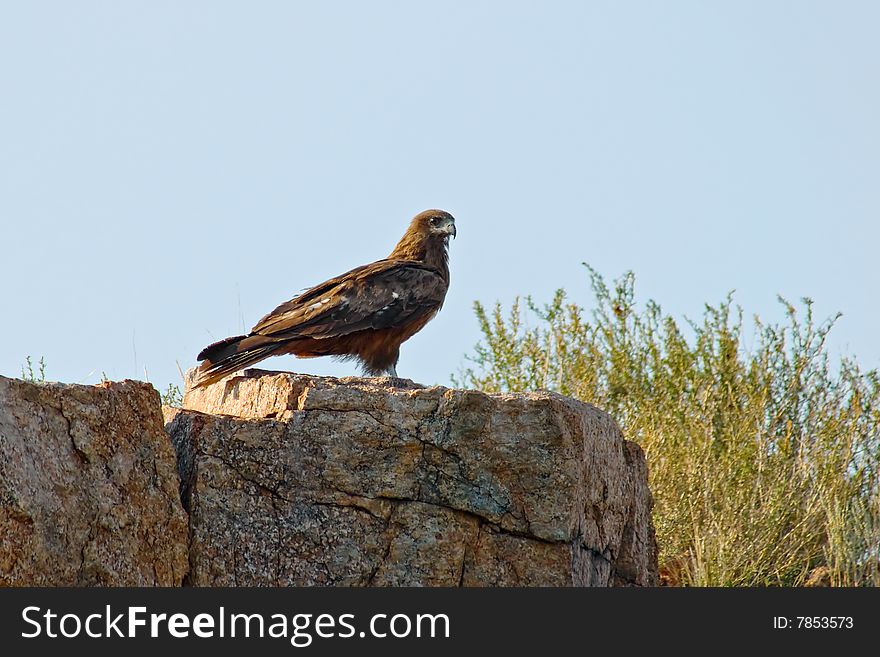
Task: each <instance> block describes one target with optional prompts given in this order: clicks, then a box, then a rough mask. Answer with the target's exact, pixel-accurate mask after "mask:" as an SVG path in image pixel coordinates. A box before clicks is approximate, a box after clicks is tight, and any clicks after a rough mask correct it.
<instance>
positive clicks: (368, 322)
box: [193, 210, 455, 388]
mask: <svg viewBox="0 0 880 657" xmlns="http://www.w3.org/2000/svg"><path fill="white" fill-rule="evenodd" d="M450 235H451V236H452V237H455V219H454V218H453V216H452V215H451V214H449V213H448V212H443V211H442V210H426V211H425V212H422V213H420V214H417V215H416V216H415V217H414V218H413V220H412V223H410V225H409V228H408V229H407V231H406V233H404V235H403V237H402V238H401V240H400V241H399V242H398V243H397V246H395V247H394V250H393V251H392V252H391V254H390V255H389V256H388V257H387V258H385V259H383V260H378V261H376V262H374V263H372V264H369V265H363V266H361V267H357V268H355V269H352V270H351V271H349V272H346V273H345V274H342V275H341V276H337V277H336V278H331V279H330V280H329V281H326V282H324V283H321V284H320V285H316V286H315V287H313V288H311V289H309V290H306V291H305V292H303V293H302V294H300V295H299V296H298V297H296V298H294V299H291V300H290V301H288V302H286V303H282V304H281V305H280V306H278V307H277V308H276V309H275V310H273V311H272V312H271V313H269V314H268V315H266V316H265V317H263V319H261V320H260V321H259V322H257V325H256V326H254V328H253V329H251V332H250V334H249V335H237V336H235V337H232V338H226V339H225V340H220V342H215V343H214V344H212V345H210V346H208V347H205V348H204V349H203V350H202V351H201V353H200V354H199V355H198V360H200V361H202V363H201V365H199V368H198V371H197V372H196V377H195V380H194V383H193V386H194V387H196V388H198V387H201V386H206V385H209V384H211V383H214V382H215V381H219V380H220V379H222V378H223V377H224V376H227V375H228V374H232V373H233V372H236V371H238V370H240V369H242V368H244V367H248V366H249V365H253V364H254V363H257V362H259V361H261V360H263V359H264V358H268V357H269V356H280V355H282V354H294V355H295V356H298V357H299V358H313V357H316V356H336V357H339V358H342V359H343V360H348V359H356V360H358V361H360V363H361V365H362V366H363V370H364V373H365V374H367V375H370V376H378V375H382V374H387V375H390V376H394V377H396V376H397V370H396V365H397V360H398V358H399V357H400V345H401V344H402V343H403V342H404V341H405V340H408V339H409V338H411V337H412V336H413V335H415V333H417V332H418V331H419V330H421V328H422V327H423V326H424V325H425V324H427V323H428V321H429V320H430V319H431V318H432V317H433V316H434V315H436V314H437V311H438V310H440V307H441V306H442V305H443V299H444V298H445V297H446V290H447V289H448V288H449V256H448V253H447V249H448V247H449V236H450Z"/></svg>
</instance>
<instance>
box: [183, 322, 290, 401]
mask: <svg viewBox="0 0 880 657" xmlns="http://www.w3.org/2000/svg"><path fill="white" fill-rule="evenodd" d="M283 344H284V343H283V342H282V343H279V342H277V341H274V340H272V339H270V338H267V337H265V336H263V335H236V336H234V337H231V338H226V339H225V340H220V341H219V342H215V343H214V344H212V345H208V346H207V347H205V348H204V349H202V351H201V352H200V353H199V355H198V357H197V358H198V360H200V361H203V362H202V364H201V365H199V369H198V371H197V372H196V375H195V378H194V379H193V382H192V387H193V388H201V387H202V386H207V385H210V384H212V383H214V382H215V381H219V380H220V379H222V378H223V377H224V376H228V375H230V374H232V373H233V372H237V371H238V370H240V369H244V368H245V367H247V366H249V365H254V364H256V363H258V362H260V361H261V360H263V359H264V358H268V357H269V356H271V355H272V354H273V352H275V351H276V350H278V349H279V348H281V347H282V346H283Z"/></svg>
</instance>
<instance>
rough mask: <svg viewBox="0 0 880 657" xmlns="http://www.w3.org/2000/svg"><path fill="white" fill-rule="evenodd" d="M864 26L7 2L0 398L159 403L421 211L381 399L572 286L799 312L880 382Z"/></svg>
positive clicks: (866, 19) (0, 9)
mask: <svg viewBox="0 0 880 657" xmlns="http://www.w3.org/2000/svg"><path fill="white" fill-rule="evenodd" d="M878 25H880V3H877V2H846V1H835V2H830V1H829V2H806V1H794V0H792V1H788V2H781V1H772V0H771V1H768V0H764V1H760V2H749V1H745V0H737V1H733V2H659V1H658V2H611V1H609V2H586V1H584V2H540V3H539V2H529V3H520V2H444V3H440V2H431V3H428V2H375V1H371V2H345V3H341V2H336V3H334V2H321V3H318V2H311V3H305V2H216V1H211V2H193V1H187V2H181V1H179V0H175V1H173V2H168V1H165V2H160V1H156V0H150V1H149V2H123V1H108V2H88V1H79V2H61V1H59V2H39V1H29V2H4V3H3V4H2V5H0V225H2V235H3V242H2V244H3V246H2V272H3V278H4V284H3V290H4V299H3V313H2V322H0V344H2V345H3V347H2V349H0V373H2V374H5V375H10V376H18V375H19V374H20V368H21V364H22V363H23V362H24V360H25V357H26V356H27V355H31V356H33V357H35V358H37V357H39V356H44V357H45V359H46V361H47V363H48V375H49V378H51V379H55V380H62V381H70V382H85V383H94V382H96V381H98V380H99V379H100V376H101V372H102V371H103V372H106V374H107V375H108V376H109V377H110V378H114V379H116V378H126V377H127V378H143V377H144V367H145V366H146V368H147V371H148V373H149V378H150V379H151V380H152V381H153V382H154V384H156V385H157V387H163V388H164V386H165V385H166V384H167V383H168V382H170V381H175V382H176V381H178V380H179V377H178V374H177V366H176V364H175V361H179V362H180V365H181V366H182V367H184V368H187V367H191V366H192V365H194V364H195V360H194V358H195V354H196V353H197V352H198V351H199V350H200V349H201V348H202V347H203V346H205V345H206V344H208V343H209V342H212V341H213V340H216V339H219V338H222V337H225V336H227V335H231V334H236V333H239V332H241V328H242V322H243V323H244V324H245V328H250V326H251V325H253V324H254V323H255V322H256V320H257V319H259V318H260V317H261V316H262V315H263V314H264V313H265V312H267V311H269V310H271V309H272V308H274V307H275V306H276V305H277V304H278V303H280V302H282V301H285V300H287V299H289V298H290V297H292V296H293V295H295V294H296V293H297V292H298V291H299V290H301V289H302V288H305V287H307V286H310V285H312V284H315V283H318V282H320V281H322V280H324V279H325V278H327V277H329V276H331V275H335V274H338V273H341V272H343V271H345V270H347V269H349V268H351V267H354V266H356V265H359V264H363V263H365V262H368V261H372V260H375V259H378V258H380V257H383V256H385V255H386V254H387V252H388V251H389V250H390V249H391V247H392V246H393V245H394V243H395V242H396V241H397V239H398V238H399V237H400V235H401V234H402V231H403V230H404V228H405V226H406V224H407V222H408V220H409V218H410V217H411V216H412V215H413V214H415V213H416V212H418V211H420V210H423V209H425V208H430V207H439V208H443V209H445V210H448V211H450V212H452V213H453V214H454V215H455V216H456V218H457V222H458V239H457V240H456V241H455V242H453V243H452V247H451V268H452V286H451V289H450V292H449V295H448V297H447V301H446V306H445V307H444V309H443V311H442V312H441V313H440V315H439V316H438V317H437V318H436V319H435V320H434V321H433V322H432V323H431V324H429V325H428V326H427V328H425V330H423V331H422V332H421V333H420V334H418V335H417V336H416V337H414V338H413V339H412V340H410V341H409V342H408V343H406V344H405V345H404V347H403V350H402V356H401V360H400V364H399V366H398V371H399V372H400V374H401V375H402V376H408V377H411V378H414V379H416V380H418V381H421V382H424V383H445V384H448V383H449V375H450V373H452V372H455V371H456V370H457V369H458V367H459V366H460V364H461V362H462V357H463V355H464V354H465V353H467V352H470V351H471V349H472V346H473V344H474V343H475V342H476V341H477V340H478V338H479V333H478V329H477V325H476V321H475V319H474V317H473V312H472V308H471V306H472V302H473V300H474V299H480V300H483V301H486V302H493V301H494V300H496V299H498V300H501V301H503V302H505V303H509V302H510V301H511V300H512V298H513V297H514V295H516V294H532V295H533V296H534V297H536V298H537V299H539V300H544V299H548V298H549V297H550V295H551V293H552V291H553V290H554V289H555V288H557V287H560V286H564V287H566V288H567V289H568V290H569V291H570V292H571V293H572V296H573V297H574V298H575V299H576V300H578V301H581V302H584V303H588V302H589V301H590V299H591V297H590V295H589V293H588V291H587V289H586V282H587V280H586V276H585V273H584V271H583V269H582V267H581V266H580V264H579V263H580V262H581V261H584V260H586V261H588V262H590V263H591V264H592V265H593V266H595V267H596V268H597V269H598V270H599V271H600V272H602V273H603V274H604V275H605V276H606V277H608V278H611V277H614V276H617V275H619V274H620V273H622V272H623V271H625V270H627V269H632V270H634V271H635V273H636V276H637V290H638V292H639V295H640V297H641V298H642V299H643V300H644V299H647V298H649V297H651V298H654V299H656V300H657V301H659V302H660V303H661V304H662V305H663V307H664V309H665V310H667V311H669V312H671V313H673V314H675V315H676V316H679V317H680V316H681V315H683V314H687V315H689V316H692V317H694V316H698V315H699V314H700V313H701V309H702V307H703V304H704V303H705V302H716V301H718V300H720V299H721V298H723V297H724V295H725V294H726V293H727V292H728V291H729V290H731V289H736V295H735V299H736V301H737V302H738V303H740V304H741V305H742V306H743V307H744V308H745V310H746V312H747V313H754V312H757V313H760V314H761V315H762V317H764V318H765V319H768V320H779V319H781V318H782V312H781V309H780V308H779V306H778V304H777V303H776V301H775V298H776V294H777V293H781V294H783V295H786V296H788V297H790V298H791V299H797V298H799V297H801V296H804V295H808V296H811V297H812V298H813V299H814V300H815V302H816V313H817V315H818V316H820V317H824V316H827V315H831V314H833V313H834V312H836V311H838V310H840V311H842V312H843V313H844V317H843V318H842V319H841V320H840V322H839V324H838V326H837V327H836V329H835V331H834V332H833V334H832V335H833V340H832V341H831V345H832V349H833V350H834V353H836V354H840V353H847V354H850V355H855V356H857V357H858V360H859V361H860V362H861V363H862V364H863V365H864V366H866V367H878V366H880V340H878V338H877V335H878V328H880V312H878V304H877V288H878V283H880V263H878V254H877V245H878V238H880V228H878V220H880V121H878V117H880V75H878V69H880V39H878V38H877V29H878ZM135 352H136V354H135ZM265 366H267V367H278V368H293V369H296V370H298V371H304V372H312V373H318V374H335V375H343V374H354V373H356V372H355V370H354V368H353V365H351V364H334V363H332V362H331V361H329V360H327V359H319V360H305V361H296V360H294V359H292V358H283V359H272V360H269V361H266V362H265Z"/></svg>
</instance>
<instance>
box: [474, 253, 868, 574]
mask: <svg viewBox="0 0 880 657" xmlns="http://www.w3.org/2000/svg"><path fill="white" fill-rule="evenodd" d="M588 269H589V273H590V280H591V284H592V290H593V292H594V295H595V301H596V306H595V309H594V310H593V311H592V312H591V313H587V312H586V311H585V310H584V309H583V308H581V307H580V306H578V305H576V304H574V303H570V302H568V301H567V300H566V295H565V292H563V291H562V290H559V291H558V292H557V293H556V295H555V296H554V298H553V300H552V301H551V302H550V303H549V304H546V305H544V306H540V307H539V306H538V305H536V304H535V303H534V302H533V301H532V300H531V299H530V298H526V299H525V305H526V308H527V311H526V310H525V309H524V308H523V306H522V303H521V301H520V300H519V299H517V300H516V301H515V302H514V304H513V306H512V308H510V310H509V311H508V312H507V313H506V314H505V312H504V311H503V310H502V308H501V306H500V305H498V304H496V305H495V307H494V308H493V309H491V311H489V310H487V309H486V308H485V307H484V306H483V305H482V304H480V303H479V302H477V303H476V304H475V310H476V314H477V318H478V320H479V322H480V328H481V330H482V333H483V340H482V342H481V343H480V344H478V345H477V346H476V347H475V353H474V354H473V355H472V356H469V357H468V361H469V363H470V367H468V368H467V369H464V370H463V372H462V373H461V374H460V376H459V377H458V379H459V380H458V381H457V383H460V384H462V385H468V386H472V387H476V388H479V389H482V390H485V391H489V392H498V391H524V390H534V389H539V388H546V389H550V390H554V391H557V392H560V393H562V394H565V395H571V396H573V397H577V398H579V399H582V400H583V401H586V402H589V403H592V404H595V405H596V406H598V407H600V408H602V409H604V410H606V411H608V412H609V413H610V414H611V415H612V416H613V417H615V418H616V419H617V421H618V422H619V423H620V425H621V427H622V429H623V431H624V433H625V435H626V436H627V438H629V439H631V440H635V441H637V442H638V443H639V444H641V446H642V447H643V448H644V449H645V453H646V455H647V459H648V465H649V472H650V483H651V489H652V491H653V493H654V499H655V508H654V522H655V526H656V530H657V540H658V543H659V546H660V555H661V556H660V562H661V572H662V573H663V574H664V576H665V578H666V579H667V580H668V581H669V582H670V583H680V584H685V585H701V586H702V585H708V586H748V585H784V586H788V585H801V584H804V583H806V582H807V581H808V580H809V579H811V575H812V579H814V580H815V579H817V578H818V579H824V580H825V581H826V582H828V583H831V584H833V585H843V586H852V585H878V584H880V555H878V550H880V482H878V476H880V471H878V468H880V447H878V443H880V429H878V427H880V377H878V374H877V371H876V370H872V371H870V372H861V371H860V369H859V367H858V365H857V364H856V363H855V362H854V361H852V360H850V359H846V358H845V359H843V360H841V361H840V362H839V363H835V364H834V365H833V366H832V365H831V363H830V362H829V356H828V352H827V349H826V345H825V340H826V337H827V335H828V332H829V330H831V328H832V325H833V324H834V321H835V320H836V319H837V318H836V317H835V318H833V319H831V320H828V321H826V322H824V323H821V324H816V323H815V321H814V319H813V314H812V302H811V301H810V300H809V299H804V300H803V308H802V310H800V311H799V310H798V309H796V308H795V307H794V306H792V305H791V304H790V303H788V302H787V301H785V300H784V299H781V298H780V302H781V303H782V304H783V306H784V308H785V311H786V315H787V321H786V322H785V323H783V324H782V325H770V324H764V323H763V322H761V321H760V319H758V318H757V317H755V319H754V335H753V336H752V335H749V336H747V337H748V338H749V342H751V343H752V345H753V346H752V347H751V348H747V347H746V344H744V336H743V328H744V323H743V313H742V310H741V309H740V308H738V307H734V306H733V305H732V298H731V296H730V295H728V297H727V298H726V299H725V300H724V301H722V302H721V303H719V304H718V305H715V306H711V305H707V306H706V307H705V312H704V315H703V317H702V321H700V322H690V321H688V322H687V325H688V326H687V328H686V329H685V330H682V327H680V326H679V324H678V323H677V322H676V321H675V320H674V319H673V318H672V317H670V316H668V315H664V314H663V312H662V311H661V308H660V306H659V305H658V304H656V303H654V302H653V301H649V302H648V303H647V304H645V306H644V307H643V308H641V309H639V308H637V306H636V303H635V291H634V285H635V277H634V276H633V274H632V273H631V272H629V273H627V274H625V275H624V276H623V277H622V278H621V279H619V280H617V281H615V282H614V284H613V286H612V287H611V288H609V287H608V286H607V285H606V283H605V282H604V280H603V279H602V277H601V276H600V275H599V274H597V273H596V272H595V271H594V270H593V269H592V268H589V267H588ZM529 318H531V319H532V320H534V325H533V326H530V325H529V324H528V323H527V321H526V320H527V319H529Z"/></svg>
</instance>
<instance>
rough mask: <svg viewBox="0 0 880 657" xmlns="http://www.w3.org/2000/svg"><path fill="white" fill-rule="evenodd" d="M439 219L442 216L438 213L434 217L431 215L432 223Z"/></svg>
mask: <svg viewBox="0 0 880 657" xmlns="http://www.w3.org/2000/svg"><path fill="white" fill-rule="evenodd" d="M439 219H440V217H438V216H437V215H434V216H433V217H431V223H432V224H436V223H437V221H438V220H439Z"/></svg>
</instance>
